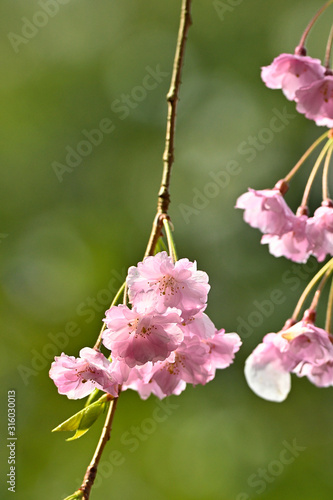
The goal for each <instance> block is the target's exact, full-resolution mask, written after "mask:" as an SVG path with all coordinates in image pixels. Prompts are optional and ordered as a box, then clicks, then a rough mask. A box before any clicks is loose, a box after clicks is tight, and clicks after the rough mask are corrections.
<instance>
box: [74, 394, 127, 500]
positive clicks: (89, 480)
mask: <svg viewBox="0 0 333 500" xmlns="http://www.w3.org/2000/svg"><path fill="white" fill-rule="evenodd" d="M119 393H120V391H119ZM118 399H119V396H118V398H114V399H113V400H112V401H110V405H109V408H108V413H107V416H106V419H105V423H104V427H103V430H102V433H101V437H100V438H99V441H98V444H97V447H96V450H95V453H94V456H93V457H92V459H91V462H90V464H89V465H88V468H87V471H86V473H85V476H84V478H83V482H82V485H81V487H80V488H79V490H78V491H82V492H83V497H82V500H89V496H90V491H91V488H92V485H93V484H94V481H95V477H96V474H97V467H98V464H99V461H100V459H101V456H102V453H103V450H104V447H105V445H106V443H107V442H108V440H109V439H110V435H111V430H112V422H113V417H114V414H115V411H116V407H117V402H118Z"/></svg>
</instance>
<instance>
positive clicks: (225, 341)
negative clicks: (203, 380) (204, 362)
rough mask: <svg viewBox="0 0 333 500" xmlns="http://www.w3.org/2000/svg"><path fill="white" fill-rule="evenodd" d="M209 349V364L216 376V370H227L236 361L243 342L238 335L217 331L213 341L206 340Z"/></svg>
mask: <svg viewBox="0 0 333 500" xmlns="http://www.w3.org/2000/svg"><path fill="white" fill-rule="evenodd" d="M204 342H205V343H206V344H207V345H208V347H209V363H210V365H211V370H213V373H214V375H215V369H216V368H220V369H222V368H227V366H229V365H231V363H232V362H233V360H234V357H235V353H236V352H238V351H239V348H240V346H241V345H242V341H241V339H240V337H239V335H237V333H225V331H224V330H219V331H216V333H215V335H214V337H213V338H211V339H207V340H204Z"/></svg>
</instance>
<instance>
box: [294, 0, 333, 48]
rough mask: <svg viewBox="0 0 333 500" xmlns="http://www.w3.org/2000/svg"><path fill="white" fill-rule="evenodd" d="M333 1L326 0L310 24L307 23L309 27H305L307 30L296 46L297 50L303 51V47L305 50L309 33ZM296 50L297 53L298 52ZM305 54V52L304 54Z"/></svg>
mask: <svg viewBox="0 0 333 500" xmlns="http://www.w3.org/2000/svg"><path fill="white" fill-rule="evenodd" d="M332 2H333V0H328V2H326V3H325V4H324V5H323V6H322V7H320V9H319V10H318V11H317V12H316V14H315V15H314V17H313V18H312V19H311V21H310V22H309V24H308V25H307V27H306V28H305V31H304V33H303V35H302V37H301V39H300V42H299V44H298V47H296V51H298V52H301V53H302V49H303V50H304V44H305V40H306V38H307V36H308V34H309V33H310V30H311V28H312V26H313V25H314V23H315V22H316V21H317V19H318V17H319V16H320V15H321V14H322V13H323V12H324V10H326V9H327V7H329V6H330V5H331V3H332ZM296 51H295V53H296ZM302 55H304V54H302Z"/></svg>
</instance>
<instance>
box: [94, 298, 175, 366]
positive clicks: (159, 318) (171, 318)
mask: <svg viewBox="0 0 333 500" xmlns="http://www.w3.org/2000/svg"><path fill="white" fill-rule="evenodd" d="M139 305H141V304H139ZM179 313H180V311H179V309H175V308H168V309H166V311H165V313H164V314H161V313H158V312H155V311H154V310H149V309H148V310H144V309H142V308H140V307H139V306H138V307H135V306H134V307H133V308H132V309H129V308H128V307H127V306H125V305H119V306H114V307H111V309H109V310H108V311H106V318H105V320H104V321H105V323H106V325H107V329H106V330H104V332H103V337H102V338H103V344H104V345H105V347H107V348H108V349H111V351H112V356H113V357H115V358H116V359H122V360H124V361H125V362H126V363H127V364H128V366H130V367H133V366H135V365H143V364H145V363H147V361H153V362H156V361H159V360H164V359H166V358H167V357H168V356H169V354H170V353H171V352H172V351H174V350H175V349H176V348H177V347H178V345H179V344H180V342H181V341H182V340H183V332H182V330H181V328H180V326H179V324H180V323H181V321H182V319H181V317H180V315H179Z"/></svg>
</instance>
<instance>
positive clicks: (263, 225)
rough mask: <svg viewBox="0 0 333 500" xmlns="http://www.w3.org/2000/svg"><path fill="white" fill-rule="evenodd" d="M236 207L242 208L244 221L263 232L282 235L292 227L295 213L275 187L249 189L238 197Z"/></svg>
mask: <svg viewBox="0 0 333 500" xmlns="http://www.w3.org/2000/svg"><path fill="white" fill-rule="evenodd" d="M236 208H242V209H244V210H245V212H244V220H245V222H247V223H248V224H250V226H252V227H255V228H258V229H260V231H261V232H262V233H264V234H275V235H282V234H284V233H287V232H288V231H290V230H291V229H292V227H293V221H294V218H295V214H294V213H293V211H292V210H291V209H290V208H289V207H288V205H287V203H286V202H285V200H284V198H283V195H282V194H281V192H280V190H279V189H277V188H274V189H264V190H261V191H255V190H254V189H249V192H248V193H244V194H243V195H241V196H240V197H239V198H238V200H237V202H236Z"/></svg>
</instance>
